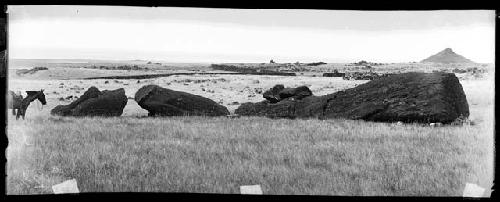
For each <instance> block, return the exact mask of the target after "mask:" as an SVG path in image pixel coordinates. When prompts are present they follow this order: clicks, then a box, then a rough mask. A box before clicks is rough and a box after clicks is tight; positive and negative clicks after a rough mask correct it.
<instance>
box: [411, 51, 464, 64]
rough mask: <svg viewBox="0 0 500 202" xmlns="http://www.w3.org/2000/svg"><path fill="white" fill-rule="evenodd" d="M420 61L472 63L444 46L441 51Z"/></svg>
mask: <svg viewBox="0 0 500 202" xmlns="http://www.w3.org/2000/svg"><path fill="white" fill-rule="evenodd" d="M421 62H434V63H473V62H472V61H470V60H469V59H467V58H465V57H464V56H461V55H459V54H457V53H455V52H453V50H452V49H451V48H445V49H444V50H442V51H441V52H439V53H437V54H435V55H432V56H430V57H428V58H427V59H425V60H422V61H421Z"/></svg>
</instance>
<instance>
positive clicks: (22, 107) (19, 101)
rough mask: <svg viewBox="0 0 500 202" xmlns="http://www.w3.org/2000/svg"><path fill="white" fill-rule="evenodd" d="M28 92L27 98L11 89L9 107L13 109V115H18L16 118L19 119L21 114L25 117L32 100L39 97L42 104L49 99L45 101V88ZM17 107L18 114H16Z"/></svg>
mask: <svg viewBox="0 0 500 202" xmlns="http://www.w3.org/2000/svg"><path fill="white" fill-rule="evenodd" d="M26 93H27V94H28V95H27V96H26V98H23V96H22V95H17V94H16V93H14V92H12V91H9V97H8V100H7V102H8V107H9V109H12V115H16V120H17V119H19V116H22V117H23V120H24V116H25V115H26V109H28V106H29V105H30V103H31V102H33V101H35V100H36V99H38V101H40V102H41V103H42V105H46V104H47V101H45V94H43V89H42V90H40V91H26ZM16 109H17V114H16Z"/></svg>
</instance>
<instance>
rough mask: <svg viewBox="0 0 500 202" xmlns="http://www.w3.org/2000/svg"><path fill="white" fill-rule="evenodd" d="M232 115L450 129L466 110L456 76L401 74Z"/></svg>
mask: <svg viewBox="0 0 500 202" xmlns="http://www.w3.org/2000/svg"><path fill="white" fill-rule="evenodd" d="M235 113H236V114H239V115H245V116H267V117H282V118H311V117H316V118H320V119H332V118H345V119H362V120H368V121H380V122H393V121H402V122H442V123H450V122H452V121H454V120H455V119H456V118H458V117H460V116H462V117H468V116H469V105H468V103H467V100H466V97H465V94H464V91H463V89H462V85H461V84H460V83H459V81H458V79H457V77H456V76H455V75H454V74H451V73H404V74H396V75H390V76H387V77H381V78H379V79H376V80H373V81H370V82H367V83H365V84H362V85H359V86H357V87H355V88H351V89H347V90H344V91H340V92H336V93H333V94H329V95H325V96H320V97H317V96H308V97H306V98H304V99H302V100H296V99H284V100H281V101H279V102H277V103H271V102H269V101H263V102H259V103H243V104H242V105H241V106H240V107H239V108H238V109H236V111H235Z"/></svg>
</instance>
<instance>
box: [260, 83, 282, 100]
mask: <svg viewBox="0 0 500 202" xmlns="http://www.w3.org/2000/svg"><path fill="white" fill-rule="evenodd" d="M283 89H285V86H284V85H282V84H278V85H275V86H274V87H272V88H271V89H269V90H267V91H266V92H264V94H262V96H263V97H264V98H265V99H266V100H269V101H270V102H271V103H276V102H279V101H280V98H279V93H280V92H281V90H283Z"/></svg>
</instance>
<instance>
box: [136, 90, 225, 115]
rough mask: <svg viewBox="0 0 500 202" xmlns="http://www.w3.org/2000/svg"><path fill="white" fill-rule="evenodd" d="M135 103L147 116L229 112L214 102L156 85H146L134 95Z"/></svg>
mask: <svg viewBox="0 0 500 202" xmlns="http://www.w3.org/2000/svg"><path fill="white" fill-rule="evenodd" d="M135 101H136V102H137V103H138V104H139V105H140V106H141V107H142V108H143V109H146V110H148V112H149V114H148V115H149V116H226V115H229V110H227V108H226V107H224V106H222V105H220V104H218V103H216V102H215V101H213V100H211V99H208V98H205V97H202V96H199V95H193V94H190V93H186V92H182V91H174V90H170V89H167V88H162V87H160V86H157V85H146V86H143V87H141V88H140V89H139V90H138V91H137V92H136V93H135Z"/></svg>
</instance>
